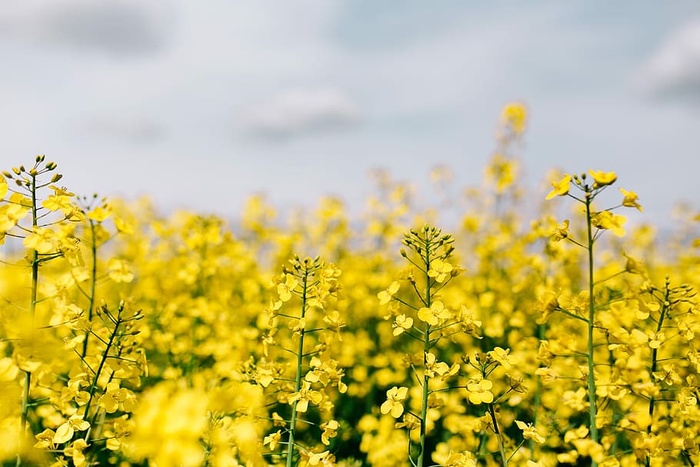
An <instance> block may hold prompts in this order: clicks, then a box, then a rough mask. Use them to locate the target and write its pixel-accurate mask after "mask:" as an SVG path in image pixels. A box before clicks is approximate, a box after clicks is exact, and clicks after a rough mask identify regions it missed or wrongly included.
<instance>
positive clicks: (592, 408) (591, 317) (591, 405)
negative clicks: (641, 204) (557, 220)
mask: <svg viewBox="0 0 700 467" xmlns="http://www.w3.org/2000/svg"><path fill="white" fill-rule="evenodd" d="M591 201H592V196H591V193H590V192H586V198H585V205H586V227H587V234H588V247H587V250H588V323H587V324H588V349H587V351H588V414H589V419H590V421H589V423H590V426H589V430H590V433H591V440H593V441H594V442H596V443H597V442H598V427H597V426H596V416H597V415H598V413H597V412H598V408H597V405H596V384H595V374H594V371H595V360H594V355H593V352H594V350H595V345H594V342H593V330H594V325H595V296H594V295H593V289H594V285H595V281H594V280H593V265H594V263H593V244H594V243H595V240H594V238H593V225H592V215H591ZM591 465H592V466H593V467H595V466H596V465H598V463H597V462H596V461H595V460H591Z"/></svg>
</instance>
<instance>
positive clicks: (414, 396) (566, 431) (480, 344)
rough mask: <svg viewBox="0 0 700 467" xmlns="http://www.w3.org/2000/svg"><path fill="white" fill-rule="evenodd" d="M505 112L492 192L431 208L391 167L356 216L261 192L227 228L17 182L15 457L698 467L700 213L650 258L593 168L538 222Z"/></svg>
mask: <svg viewBox="0 0 700 467" xmlns="http://www.w3.org/2000/svg"><path fill="white" fill-rule="evenodd" d="M505 114H507V115H510V117H508V118H507V119H506V118H504V120H503V121H502V122H501V123H500V124H501V125H506V126H508V128H510V129H511V130H506V129H505V127H504V130H503V132H502V133H501V135H505V136H507V138H505V139H499V140H498V142H497V151H496V152H495V154H496V153H497V154H498V155H499V157H495V154H494V157H493V158H492V160H491V162H490V164H491V167H490V168H489V170H487V174H486V181H485V185H483V186H481V187H480V188H479V189H478V190H476V191H471V192H465V193H463V195H460V196H461V198H460V200H459V204H458V203H455V204H452V205H449V204H442V200H439V199H435V200H434V201H435V206H433V207H434V208H435V209H434V210H431V209H430V208H431V206H426V204H429V203H430V199H428V200H426V201H425V202H424V201H423V200H421V202H420V203H419V202H418V198H417V197H416V196H415V195H416V193H415V192H414V191H413V190H412V189H411V188H410V187H407V186H406V184H403V183H401V182H397V181H395V180H392V179H391V177H389V176H388V174H383V175H381V176H379V175H378V178H377V187H376V191H377V193H376V194H374V195H373V196H372V198H373V200H372V202H371V203H369V207H368V210H367V211H366V212H365V213H364V214H363V216H364V217H363V220H362V222H357V221H355V220H354V219H352V218H351V217H350V214H349V213H348V212H347V211H346V210H345V207H344V206H343V204H342V202H341V201H339V200H338V199H334V198H329V199H324V200H320V201H319V204H318V207H317V209H314V210H312V211H310V212H307V213H303V214H299V216H298V217H296V218H294V219H291V220H290V221H289V222H288V223H285V222H284V220H283V219H282V218H280V217H279V214H278V213H277V210H276V209H275V207H274V206H271V205H269V203H267V202H266V201H265V200H264V198H261V197H255V198H252V199H251V201H250V203H249V204H248V207H247V210H246V212H245V213H243V215H242V220H243V221H242V222H241V223H240V225H235V226H234V227H231V226H229V225H228V224H227V222H226V221H224V220H223V219H220V218H218V217H216V216H210V215H202V214H198V213H191V212H178V213H174V214H172V215H169V216H163V215H161V214H159V213H158V211H157V210H156V209H155V208H154V207H153V206H152V205H151V204H150V203H149V202H148V201H146V200H140V201H137V202H135V203H132V204H129V205H127V204H124V203H122V202H121V201H119V200H105V199H103V198H100V197H98V196H88V197H80V196H78V195H75V194H73V193H72V192H71V190H70V189H69V188H67V187H62V186H58V184H57V182H58V180H55V178H56V177H57V175H55V174H56V167H55V166H54V164H52V163H49V162H47V161H46V160H45V159H43V158H41V157H39V158H37V159H35V161H34V162H33V163H32V164H31V165H27V166H18V167H15V168H13V169H9V170H7V171H6V172H5V173H4V174H3V177H2V178H0V180H1V181H0V195H1V196H0V242H3V245H4V249H3V253H4V254H3V257H2V261H3V262H2V264H1V266H0V275H2V280H0V296H1V297H2V299H3V300H2V301H0V352H1V353H0V399H1V400H0V439H2V441H3V442H2V443H0V459H2V462H3V463H5V464H8V465H18V464H19V465H56V466H58V465H63V466H83V465H85V466H87V465H141V464H149V465H192V466H199V465H212V466H231V465H249V466H273V465H282V464H285V465H287V464H291V465H295V466H296V465H314V466H316V465H319V466H320V465H324V466H330V465H338V466H357V465H371V466H377V467H384V466H386V467H391V466H395V465H418V464H419V463H422V465H441V466H460V467H461V466H476V465H486V466H505V465H509V466H538V465H541V466H548V465H561V464H564V465H565V464H570V465H571V464H574V465H575V464H579V465H590V464H593V463H597V465H599V466H603V465H604V466H627V465H648V466H655V465H670V466H681V465H693V464H698V463H700V449H699V446H700V432H699V430H698V423H697V421H698V420H699V419H700V407H699V404H698V395H699V392H698V391H699V390H700V389H699V388H700V386H699V385H700V383H699V381H700V374H699V373H700V353H699V351H698V348H697V344H696V340H697V335H698V333H699V332H700V317H699V315H698V308H697V296H696V290H697V288H698V285H699V284H698V277H700V269H699V268H700V262H699V261H698V258H699V257H700V250H699V249H698V246H697V245H700V240H698V238H700V235H699V234H698V227H699V226H700V224H698V219H700V216H699V215H698V214H697V212H695V211H694V212H688V213H687V223H686V224H685V225H683V226H682V228H681V229H679V235H678V237H673V238H672V239H671V240H668V241H667V242H666V243H665V244H664V249H661V248H658V247H657V246H656V245H658V240H656V239H655V238H654V229H653V228H651V227H649V226H634V225H630V222H624V220H623V217H624V216H623V215H622V213H623V212H624V210H625V209H633V210H635V211H637V212H639V211H641V210H642V201H643V200H641V201H640V199H639V196H638V195H637V194H636V193H635V192H634V191H630V190H624V189H621V190H619V191H617V189H616V187H615V185H617V184H618V183H620V181H619V180H618V174H617V173H615V172H609V171H604V170H603V171H601V170H592V171H589V172H586V173H585V174H577V175H575V174H570V175H567V176H558V177H553V178H556V180H554V183H553V184H552V185H551V190H550V191H549V192H548V193H542V196H541V197H540V199H542V198H549V199H548V200H544V199H543V200H542V201H543V206H542V213H541V214H539V215H537V214H533V218H526V217H525V216H526V213H531V212H532V210H525V209H522V207H523V205H524V204H525V203H526V204H527V205H532V203H533V199H534V198H536V197H537V196H535V195H531V194H525V195H523V193H524V190H523V189H522V187H521V186H520V185H519V182H520V177H519V175H518V170H517V167H518V164H517V159H516V153H517V149H518V144H517V142H518V141H519V140H520V138H522V136H523V133H519V134H518V135H516V134H515V133H514V132H515V130H516V129H521V130H522V131H524V129H525V128H526V126H524V125H523V126H518V124H517V123H518V122H519V121H521V120H518V118H520V117H518V115H524V116H525V117H527V112H526V113H525V114H522V113H519V111H517V109H511V110H509V111H508V112H505V111H504V115H505ZM523 121H524V122H526V119H525V120H523ZM509 132H510V133H509ZM34 164H36V166H35V165H34ZM444 170H445V169H442V173H441V175H440V176H441V177H442V178H441V179H444V180H447V179H449V176H448V175H447V174H445V173H444ZM562 177H563V178H562ZM619 179H620V180H623V179H624V174H623V173H620V174H619ZM624 182H625V183H630V184H632V183H633V180H624ZM98 188H99V187H98ZM27 190H29V191H27ZM613 190H615V191H614V194H615V196H617V197H619V198H617V203H615V204H613V205H612V206H610V207H607V206H602V207H600V206H598V203H599V202H600V201H599V200H601V199H603V197H600V198H599V197H598V193H602V192H603V191H606V193H607V192H608V191H610V192H611V193H607V194H612V192H613ZM32 193H35V195H36V196H35V198H36V199H33V198H32V196H31V194H32ZM587 193H588V198H594V199H590V204H588V205H587V204H586V200H587ZM475 194H478V195H479V196H478V197H474V196H475ZM613 199H615V197H614V196H613ZM564 201H566V202H568V203H571V204H574V205H576V206H577V207H580V208H584V209H583V213H582V210H581V209H576V210H574V211H572V212H571V214H569V215H568V216H567V219H557V218H555V217H554V216H553V215H552V214H551V212H552V211H551V210H550V208H549V207H548V205H549V204H551V203H553V202H564ZM457 207H458V209H459V211H456V210H455V211H453V212H452V213H451V214H450V215H451V216H452V217H453V218H459V221H458V222H455V223H453V224H451V223H449V222H443V223H444V225H446V226H447V227H449V228H450V234H449V235H447V234H443V233H442V232H441V231H440V229H437V228H436V227H433V226H432V224H433V222H434V221H438V220H440V213H441V212H442V211H441V210H445V211H448V210H450V209H455V208H457ZM586 208H588V209H586ZM528 215H529V214H528ZM448 217H449V216H448ZM652 221H653V220H652ZM34 224H36V225H34ZM424 225H425V227H423V226H424ZM413 226H418V227H413ZM411 229H412V230H411ZM623 231H624V236H618V235H622V234H623ZM404 232H406V236H405V237H403V239H404V240H406V242H405V243H404V244H403V245H402V246H403V248H404V249H403V250H401V249H399V242H400V241H401V240H402V237H401V235H402V233H404ZM668 251H673V252H674V255H665V253H666V252H668ZM307 252H309V253H310V254H311V255H316V254H318V255H320V256H321V258H323V260H321V259H320V258H319V259H318V260H317V261H315V260H314V259H313V257H312V258H309V259H308V261H307V262H306V263H305V261H306V260H305V259H304V258H305V256H303V255H299V256H297V253H306V254H309V253H307ZM289 258H292V263H290V262H289V261H288V260H289ZM295 258H298V259H295ZM591 259H592V261H591ZM295 261H296V262H295ZM305 264H306V265H307V266H308V268H307V269H306V270H308V271H311V270H313V274H311V275H309V276H307V280H306V282H305V280H304V273H303V271H304V270H305V268H306V266H304V265H305ZM305 284H306V294H305V293H304V287H305ZM304 297H306V299H305V300H304ZM591 317H592V319H591ZM302 338H303V339H302ZM300 344H302V345H301V346H300ZM27 383H28V384H27ZM592 408H593V409H594V410H593V411H592V410H591V409H592ZM294 413H296V416H294V415H293V414H294ZM292 433H293V436H292ZM290 453H291V454H290Z"/></svg>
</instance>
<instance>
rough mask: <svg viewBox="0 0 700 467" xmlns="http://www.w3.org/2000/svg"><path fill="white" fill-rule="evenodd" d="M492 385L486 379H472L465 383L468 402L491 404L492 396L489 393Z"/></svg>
mask: <svg viewBox="0 0 700 467" xmlns="http://www.w3.org/2000/svg"><path fill="white" fill-rule="evenodd" d="M491 388H493V383H492V382H491V381H489V380H487V379H472V380H469V382H468V383H467V391H469V402H471V403H472V404H481V403H483V402H486V403H487V404H490V403H491V402H493V394H492V393H491Z"/></svg>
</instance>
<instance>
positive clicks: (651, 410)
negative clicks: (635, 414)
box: [644, 282, 670, 467]
mask: <svg viewBox="0 0 700 467" xmlns="http://www.w3.org/2000/svg"><path fill="white" fill-rule="evenodd" d="M669 292H670V288H669V286H668V282H667V283H666V290H665V292H664V301H663V304H662V307H661V314H660V315H659V322H658V323H657V325H656V332H657V333H659V332H660V331H661V327H662V326H663V324H664V319H665V318H666V312H667V311H668V305H667V303H669ZM658 353H659V349H658V348H656V349H651V368H650V372H649V373H650V376H651V379H652V381H653V379H654V373H655V372H656V365H657V363H658ZM655 403H656V399H655V398H654V396H650V397H649V420H651V422H650V423H649V426H648V427H647V434H651V428H652V425H653V421H654V419H653V418H652V417H653V416H654V405H655ZM644 465H645V466H646V467H649V466H650V465H651V458H650V457H649V456H646V459H644Z"/></svg>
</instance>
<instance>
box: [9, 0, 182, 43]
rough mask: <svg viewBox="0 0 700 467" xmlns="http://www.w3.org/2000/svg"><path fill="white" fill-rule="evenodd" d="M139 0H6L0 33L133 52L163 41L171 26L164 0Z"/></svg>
mask: <svg viewBox="0 0 700 467" xmlns="http://www.w3.org/2000/svg"><path fill="white" fill-rule="evenodd" d="M143 3H144V2H138V1H135V0H119V1H117V0H103V1H100V2H93V1H88V0H66V1H63V2H55V1H50V0H26V1H22V2H14V3H10V4H8V5H3V9H2V11H0V36H5V37H8V38H10V39H12V40H15V41H22V42H28V43H33V44H36V45H40V46H45V45H51V46H55V45H59V46H65V47H69V48H74V49H83V50H96V51H101V52H106V53H108V54H118V55H130V54H134V53H136V54H142V53H145V52H152V51H154V50H158V49H160V48H161V47H163V46H164V44H165V42H166V37H167V34H166V33H167V29H168V27H170V26H171V24H170V23H171V21H170V19H171V18H170V17H171V15H169V14H168V12H169V8H167V7H166V4H165V3H160V2H150V4H149V5H143Z"/></svg>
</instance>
